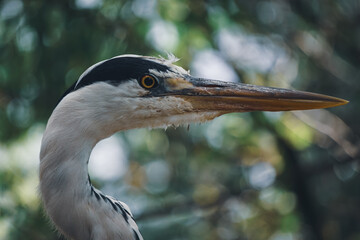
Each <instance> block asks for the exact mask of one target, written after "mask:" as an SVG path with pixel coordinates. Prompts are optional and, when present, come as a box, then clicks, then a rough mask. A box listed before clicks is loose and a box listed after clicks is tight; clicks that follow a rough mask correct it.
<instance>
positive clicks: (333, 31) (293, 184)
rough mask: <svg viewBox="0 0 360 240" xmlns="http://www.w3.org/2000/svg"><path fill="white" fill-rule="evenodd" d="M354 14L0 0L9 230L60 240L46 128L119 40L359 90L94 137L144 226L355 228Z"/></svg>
mask: <svg viewBox="0 0 360 240" xmlns="http://www.w3.org/2000/svg"><path fill="white" fill-rule="evenodd" d="M359 26H360V1H359V0H337V1H336V0H325V1H320V0H291V1H285V0H273V1H248V0H209V1H191V0H185V1H181V0H159V1H155V0H134V1H121V0H75V1H74V0H63V1H58V0H46V1H45V0H43V1H41V0H31V1H30V0H3V1H0V239H11V240H12V239H36V240H41V239H63V238H62V237H61V236H59V235H58V234H57V233H56V232H55V231H54V228H53V227H52V226H51V225H50V224H49V221H48V219H47V218H46V216H45V214H44V211H43V209H42V206H41V203H40V201H39V196H38V190H37V186H38V175H37V174H38V173H37V171H38V164H39V159H38V154H39V148H40V141H41V136H42V132H43V131H44V128H45V124H46V121H47V119H48V117H49V115H50V114H51V111H52V109H53V108H54V106H55V105H56V103H57V101H58V99H59V98H60V96H61V95H62V93H63V92H64V91H65V90H66V89H67V87H69V86H70V85H71V84H72V83H73V82H74V81H76V80H77V78H78V77H79V76H80V74H81V73H82V72H83V71H84V70H85V69H86V68H87V67H89V66H91V65H92V64H94V63H96V62H98V61H101V60H104V59H107V58H110V57H113V56H116V55H120V54H124V53H133V54H141V55H152V56H158V55H162V56H166V55H167V53H174V54H175V55H176V56H177V57H179V58H180V61H178V62H177V64H178V65H180V66H182V67H184V68H186V69H190V70H191V73H192V75H194V76H198V77H210V78H214V79H219V80H225V81H235V82H238V81H240V82H244V83H251V84H259V85H265V86H273V87H286V88H295V89H298V90H308V91H313V92H319V93H323V94H328V95H333V96H337V97H341V98H345V99H347V100H350V103H349V104H347V105H345V106H341V107H336V108H331V109H326V110H313V111H298V112H280V113H262V112H254V113H242V114H230V115H227V116H222V117H219V118H217V119H215V120H214V121H212V122H209V123H206V124H201V125H196V124H195V125H191V126H189V127H188V126H185V127H179V128H177V129H174V128H168V129H167V130H166V131H164V130H159V129H158V130H147V129H138V130H131V131H127V132H124V133H119V134H116V135H115V136H113V137H111V138H109V139H106V140H105V141H103V142H101V143H100V144H98V145H97V146H96V148H95V150H94V151H93V153H92V156H91V161H90V165H89V171H90V175H91V177H92V179H93V183H94V185H95V186H96V187H98V188H100V189H101V190H102V191H103V192H105V193H106V194H110V195H113V196H115V197H117V198H118V199H121V200H122V201H124V202H126V203H127V204H128V205H129V206H130V207H131V209H132V211H133V213H134V215H135V218H136V219H137V222H138V224H139V227H140V229H141V232H142V234H143V236H144V238H145V239H147V240H152V239H156V240H159V239H210V240H212V239H230V240H231V239H249V240H252V239H255V240H257V239H259V240H261V239H270V240H297V239H310V240H312V239H314V240H336V239H342V240H343V239H346V240H356V239H360V176H359V170H360V165H359V135H360V124H359V119H360V108H359V107H360V104H359V102H360V91H359V90H360V88H359V87H360V70H359V66H360V64H359V63H360V27H359ZM64 211H66V209H64Z"/></svg>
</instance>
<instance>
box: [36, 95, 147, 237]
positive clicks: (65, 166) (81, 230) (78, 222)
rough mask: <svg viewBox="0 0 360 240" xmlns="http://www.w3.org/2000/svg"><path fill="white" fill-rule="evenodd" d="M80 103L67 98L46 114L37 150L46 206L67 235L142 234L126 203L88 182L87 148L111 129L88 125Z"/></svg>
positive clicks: (54, 220) (115, 235)
mask: <svg viewBox="0 0 360 240" xmlns="http://www.w3.org/2000/svg"><path fill="white" fill-rule="evenodd" d="M69 106H72V107H71V108H70V107H69ZM84 107H85V106H82V104H80V103H79V104H77V103H76V101H74V99H71V98H69V99H66V100H65V101H62V102H60V104H59V105H58V106H57V108H56V109H55V110H54V112H53V114H52V115H51V117H50V119H49V122H48V125H47V127H46V130H45V133H44V136H43V140H42V146H41V152H40V191H41V195H42V200H43V203H44V206H45V209H46V211H47V212H48V214H49V216H50V217H51V219H52V220H53V222H54V223H55V225H56V226H57V228H58V230H59V231H60V232H62V233H63V234H64V235H65V236H67V237H68V238H70V239H94V240H96V239H124V240H125V239H126V240H128V239H134V240H136V239H142V237H141V235H140V233H139V232H138V228H137V226H136V224H135V222H134V220H133V219H132V216H131V213H130V210H129V209H128V207H127V206H126V205H125V204H124V203H121V202H118V201H116V200H114V199H112V198H111V197H108V196H105V195H104V194H102V193H101V192H100V191H98V190H96V189H94V188H93V187H92V186H91V183H90V181H89V178H88V170H87V168H88V166H87V163H88V160H89V157H90V153H91V151H92V149H93V147H94V146H95V145H96V143H97V142H98V141H100V140H101V139H103V138H105V137H108V136H109V134H110V133H109V132H107V131H106V129H103V130H102V131H100V130H101V129H102V128H101V127H100V130H99V126H92V125H93V124H95V123H94V122H93V119H94V118H93V116H87V115H86V114H85V115H84V114H82V113H83V112H82V111H84ZM80 116H81V118H80ZM119 130H121V129H119ZM109 131H110V130H109Z"/></svg>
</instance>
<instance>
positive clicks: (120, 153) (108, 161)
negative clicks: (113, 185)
mask: <svg viewBox="0 0 360 240" xmlns="http://www.w3.org/2000/svg"><path fill="white" fill-rule="evenodd" d="M122 146H123V143H122V141H121V140H120V139H119V138H118V137H116V136H112V137H110V138H107V139H104V140H102V141H101V142H99V143H98V144H97V145H96V146H95V148H94V149H93V151H92V153H91V155H90V160H89V172H90V175H91V176H94V177H96V178H98V179H101V180H103V181H110V180H115V179H118V178H120V177H122V176H123V175H124V174H125V172H126V170H127V168H128V166H127V163H128V162H127V154H126V152H125V150H124V148H123V147H122Z"/></svg>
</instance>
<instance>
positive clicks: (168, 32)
mask: <svg viewBox="0 0 360 240" xmlns="http://www.w3.org/2000/svg"><path fill="white" fill-rule="evenodd" d="M146 39H147V40H148V41H149V42H150V43H151V44H152V45H153V46H154V48H155V49H157V50H158V51H161V52H163V51H168V52H172V51H174V50H175V48H176V46H177V45H178V41H179V34H178V32H177V29H176V27H175V26H174V24H172V23H170V22H165V21H155V22H153V23H152V24H151V27H150V30H149V32H148V34H147V36H146Z"/></svg>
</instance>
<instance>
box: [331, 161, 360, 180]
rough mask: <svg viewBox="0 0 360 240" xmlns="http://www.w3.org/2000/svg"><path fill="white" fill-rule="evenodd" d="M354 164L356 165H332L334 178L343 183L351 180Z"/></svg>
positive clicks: (353, 173) (353, 174)
mask: <svg viewBox="0 0 360 240" xmlns="http://www.w3.org/2000/svg"><path fill="white" fill-rule="evenodd" d="M355 164H357V162H356V161H354V162H352V163H348V164H339V165H334V172H335V175H336V177H337V178H339V179H340V180H341V181H344V182H345V181H347V180H349V179H351V178H352V177H353V176H355V173H356V172H355V170H354V167H353V166H354V165H355Z"/></svg>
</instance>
